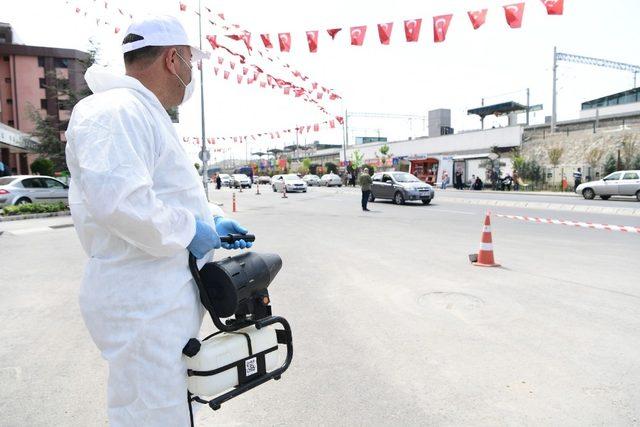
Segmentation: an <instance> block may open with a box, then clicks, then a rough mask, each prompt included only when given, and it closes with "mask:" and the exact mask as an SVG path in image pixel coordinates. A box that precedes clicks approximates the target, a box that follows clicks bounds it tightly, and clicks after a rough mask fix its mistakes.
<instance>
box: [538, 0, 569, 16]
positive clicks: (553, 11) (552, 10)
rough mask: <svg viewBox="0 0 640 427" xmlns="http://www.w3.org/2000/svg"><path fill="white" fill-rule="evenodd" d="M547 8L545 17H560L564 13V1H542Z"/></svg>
mask: <svg viewBox="0 0 640 427" xmlns="http://www.w3.org/2000/svg"><path fill="white" fill-rule="evenodd" d="M542 3H544V5H545V7H546V8H547V15H562V12H563V11H564V0H542Z"/></svg>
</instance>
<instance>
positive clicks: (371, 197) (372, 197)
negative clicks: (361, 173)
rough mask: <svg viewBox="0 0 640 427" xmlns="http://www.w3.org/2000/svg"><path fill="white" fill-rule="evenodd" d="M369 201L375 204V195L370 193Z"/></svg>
mask: <svg viewBox="0 0 640 427" xmlns="http://www.w3.org/2000/svg"><path fill="white" fill-rule="evenodd" d="M369 201H370V202H371V203H373V202H375V201H376V197H375V196H374V195H373V193H369Z"/></svg>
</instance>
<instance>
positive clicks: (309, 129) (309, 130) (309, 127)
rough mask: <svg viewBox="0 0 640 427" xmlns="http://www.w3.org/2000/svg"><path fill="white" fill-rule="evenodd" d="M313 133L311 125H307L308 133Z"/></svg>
mask: <svg viewBox="0 0 640 427" xmlns="http://www.w3.org/2000/svg"><path fill="white" fill-rule="evenodd" d="M309 132H311V125H307V133H309Z"/></svg>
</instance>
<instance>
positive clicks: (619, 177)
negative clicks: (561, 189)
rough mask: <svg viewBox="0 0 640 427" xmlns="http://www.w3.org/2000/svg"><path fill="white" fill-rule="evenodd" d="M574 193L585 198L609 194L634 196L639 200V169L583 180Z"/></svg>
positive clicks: (606, 196)
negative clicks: (588, 180) (598, 178)
mask: <svg viewBox="0 0 640 427" xmlns="http://www.w3.org/2000/svg"><path fill="white" fill-rule="evenodd" d="M576 193H578V194H582V196H583V197H584V198H585V199H587V200H591V199H593V198H594V197H596V196H599V197H600V198H601V199H602V200H607V199H609V198H610V197H611V196H635V197H636V198H637V199H638V201H640V170H629V171H619V172H614V173H612V174H609V175H607V176H605V177H604V178H602V179H600V180H598V181H590V182H585V183H584V184H580V185H579V186H578V187H577V188H576Z"/></svg>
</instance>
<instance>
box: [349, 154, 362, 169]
mask: <svg viewBox="0 0 640 427" xmlns="http://www.w3.org/2000/svg"><path fill="white" fill-rule="evenodd" d="M363 160H364V154H363V153H361V152H360V150H356V151H354V152H353V153H351V167H352V168H353V170H354V171H357V170H358V169H360V168H361V167H362V165H363V164H364V161H363Z"/></svg>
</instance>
